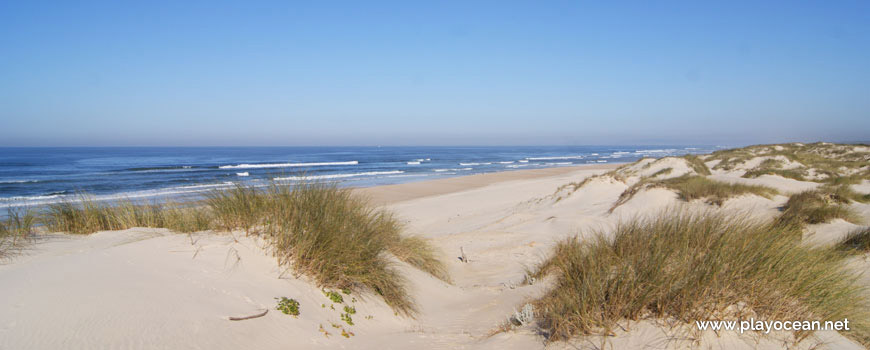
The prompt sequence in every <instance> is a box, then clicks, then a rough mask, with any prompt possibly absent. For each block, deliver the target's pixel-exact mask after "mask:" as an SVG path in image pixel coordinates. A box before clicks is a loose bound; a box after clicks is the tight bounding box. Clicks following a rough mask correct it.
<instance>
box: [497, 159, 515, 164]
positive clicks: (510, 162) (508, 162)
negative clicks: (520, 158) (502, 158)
mask: <svg viewBox="0 0 870 350" xmlns="http://www.w3.org/2000/svg"><path fill="white" fill-rule="evenodd" d="M513 163H514V161H512V160H511V161H507V162H498V164H513Z"/></svg>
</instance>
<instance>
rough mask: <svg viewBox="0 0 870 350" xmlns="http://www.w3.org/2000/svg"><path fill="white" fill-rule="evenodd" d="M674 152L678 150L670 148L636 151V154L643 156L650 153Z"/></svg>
mask: <svg viewBox="0 0 870 350" xmlns="http://www.w3.org/2000/svg"><path fill="white" fill-rule="evenodd" d="M674 151H676V150H675V149H673V148H669V149H647V150H638V151H635V152H634V153H642V154H649V153H671V152H674Z"/></svg>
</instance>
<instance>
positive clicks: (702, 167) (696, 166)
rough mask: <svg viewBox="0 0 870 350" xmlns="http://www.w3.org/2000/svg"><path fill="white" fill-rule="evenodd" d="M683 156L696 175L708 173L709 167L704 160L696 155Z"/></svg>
mask: <svg viewBox="0 0 870 350" xmlns="http://www.w3.org/2000/svg"><path fill="white" fill-rule="evenodd" d="M683 158H684V159H685V160H686V161H687V162H688V163H689V166H691V167H692V170H694V171H695V173H697V174H698V175H710V168H708V167H707V164H704V160H703V159H701V158H698V156H696V155H691V154H690V155H685V156H683Z"/></svg>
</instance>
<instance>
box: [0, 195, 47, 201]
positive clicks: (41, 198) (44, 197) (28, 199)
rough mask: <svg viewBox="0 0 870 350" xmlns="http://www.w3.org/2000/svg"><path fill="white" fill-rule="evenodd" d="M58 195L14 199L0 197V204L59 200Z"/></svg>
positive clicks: (16, 197) (17, 197)
mask: <svg viewBox="0 0 870 350" xmlns="http://www.w3.org/2000/svg"><path fill="white" fill-rule="evenodd" d="M60 197H61V195H59V194H49V195H41V196H15V197H0V202H21V201H34V200H44V199H55V198H60Z"/></svg>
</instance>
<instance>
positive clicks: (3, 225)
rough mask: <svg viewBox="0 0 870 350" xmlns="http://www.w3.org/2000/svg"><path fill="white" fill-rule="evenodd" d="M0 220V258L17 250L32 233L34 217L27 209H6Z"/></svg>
mask: <svg viewBox="0 0 870 350" xmlns="http://www.w3.org/2000/svg"><path fill="white" fill-rule="evenodd" d="M6 216H7V217H6V219H5V220H2V221H0V259H5V258H7V257H9V256H10V255H13V254H14V253H15V252H17V251H18V250H19V249H20V248H21V247H22V246H23V245H24V243H25V242H26V241H27V240H28V239H30V237H32V236H33V234H34V229H33V227H34V223H35V221H36V217H35V216H34V215H33V213H32V212H31V211H29V210H11V209H10V210H8V211H7V215H6Z"/></svg>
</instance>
